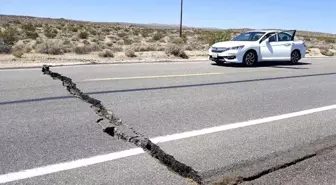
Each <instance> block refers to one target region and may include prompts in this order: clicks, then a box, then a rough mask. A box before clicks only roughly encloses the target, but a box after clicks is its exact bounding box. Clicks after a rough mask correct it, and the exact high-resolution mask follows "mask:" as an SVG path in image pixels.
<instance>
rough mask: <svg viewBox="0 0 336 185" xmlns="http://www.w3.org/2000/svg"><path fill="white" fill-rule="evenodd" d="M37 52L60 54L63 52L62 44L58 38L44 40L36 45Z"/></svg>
mask: <svg viewBox="0 0 336 185" xmlns="http://www.w3.org/2000/svg"><path fill="white" fill-rule="evenodd" d="M36 48H37V51H38V52H39V53H44V54H51V55H61V54H63V53H64V50H63V45H62V43H61V41H60V40H57V39H53V40H46V41H44V42H43V43H41V44H38V45H37V46H36Z"/></svg>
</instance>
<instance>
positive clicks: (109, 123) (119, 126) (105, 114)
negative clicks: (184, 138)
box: [42, 65, 202, 184]
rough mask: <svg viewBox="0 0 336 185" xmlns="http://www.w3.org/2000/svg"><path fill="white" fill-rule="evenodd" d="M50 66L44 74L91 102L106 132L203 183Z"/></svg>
mask: <svg viewBox="0 0 336 185" xmlns="http://www.w3.org/2000/svg"><path fill="white" fill-rule="evenodd" d="M49 67H50V66H46V65H44V66H43V67H42V72H43V74H45V75H49V76H51V77H52V78H53V79H57V80H60V81H61V82H62V85H63V86H64V87H65V88H66V90H67V91H68V92H69V93H70V94H72V95H74V96H75V97H77V98H79V99H81V100H83V101H84V102H86V103H89V104H91V108H92V109H93V110H94V112H95V113H96V114H97V115H98V116H99V117H100V119H98V120H97V123H98V124H99V125H100V126H101V127H102V128H103V131H104V132H105V133H107V134H108V135H110V136H112V137H117V138H118V139H121V140H123V141H126V142H129V143H132V144H134V145H135V146H137V147H141V148H142V149H143V150H144V151H145V152H147V153H148V154H149V155H150V156H152V157H153V158H154V159H156V160H158V161H159V162H160V163H161V164H163V165H164V166H166V167H167V168H168V169H169V170H170V171H173V172H175V173H176V174H178V175H180V176H182V177H185V178H190V179H192V180H194V181H195V182H196V183H198V184H202V179H201V177H200V175H199V172H197V171H196V170H194V169H193V168H192V167H190V166H188V165H186V164H184V163H182V162H180V161H178V160H176V159H175V158H174V157H173V156H172V155H169V154H167V153H166V152H164V151H163V150H162V149H161V148H160V147H159V146H158V145H156V144H154V143H153V142H152V141H151V140H150V139H149V138H147V137H145V136H144V135H142V134H140V133H138V132H136V131H135V130H134V129H133V128H132V127H129V126H128V125H126V124H125V123H124V122H123V121H122V120H121V119H120V118H119V117H117V116H116V115H115V114H114V113H113V112H112V111H110V110H107V109H106V108H105V107H104V106H103V105H102V103H101V102H100V101H99V100H97V99H94V98H92V97H90V96H89V95H87V94H85V93H83V92H82V91H81V90H80V89H78V88H77V86H76V84H75V83H73V82H72V79H71V78H68V77H66V76H63V75H61V74H59V73H55V72H52V71H50V68H49Z"/></svg>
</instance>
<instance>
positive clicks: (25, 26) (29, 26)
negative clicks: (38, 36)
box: [21, 23, 36, 32]
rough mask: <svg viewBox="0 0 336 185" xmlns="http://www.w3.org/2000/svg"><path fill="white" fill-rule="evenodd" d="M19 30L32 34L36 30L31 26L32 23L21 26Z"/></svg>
mask: <svg viewBox="0 0 336 185" xmlns="http://www.w3.org/2000/svg"><path fill="white" fill-rule="evenodd" d="M21 28H22V29H23V30H25V31H31V32H34V31H35V29H36V26H35V25H33V24H32V23H28V24H21Z"/></svg>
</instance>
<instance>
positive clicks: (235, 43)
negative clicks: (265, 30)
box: [212, 41, 254, 47]
mask: <svg viewBox="0 0 336 185" xmlns="http://www.w3.org/2000/svg"><path fill="white" fill-rule="evenodd" d="M253 43H254V42H251V41H225V42H217V43H215V44H214V45H212V47H235V46H241V45H252V44H253Z"/></svg>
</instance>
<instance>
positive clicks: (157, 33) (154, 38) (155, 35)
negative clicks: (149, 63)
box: [152, 32, 164, 41]
mask: <svg viewBox="0 0 336 185" xmlns="http://www.w3.org/2000/svg"><path fill="white" fill-rule="evenodd" d="M163 37H164V35H163V34H162V33H160V32H156V33H155V34H154V35H153V37H152V39H153V40H155V41H158V40H161V39H162V38H163Z"/></svg>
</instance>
